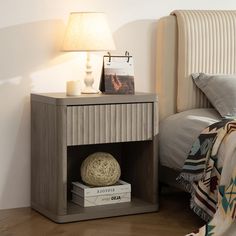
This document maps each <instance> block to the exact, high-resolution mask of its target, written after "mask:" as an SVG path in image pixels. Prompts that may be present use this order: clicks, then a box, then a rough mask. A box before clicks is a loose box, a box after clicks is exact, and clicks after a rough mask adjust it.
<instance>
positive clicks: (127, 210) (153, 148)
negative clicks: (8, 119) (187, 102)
mask: <svg viewBox="0 0 236 236" xmlns="http://www.w3.org/2000/svg"><path fill="white" fill-rule="evenodd" d="M157 135H158V102H157V97H156V95H155V94H149V93H136V94H135V95H103V94H94V95H81V96H78V97H67V96H66V95H65V94H63V93H53V94H32V95H31V206H32V208H33V209H35V210H37V211H39V212H40V213H42V214H43V215H45V216H47V217H48V218H50V219H51V220H53V221H55V222H58V223H65V222H72V221H80V220H88V219H95V218H104V217H111V216H120V215H130V214H137V213H145V212H153V211H157V210H158V194H157V187H158V186H157V185H158V184H157V183H158V174H157V170H158V154H157ZM96 151H105V152H109V153H111V154H112V155H113V156H114V157H115V158H116V159H117V160H118V162H119V163H120V166H121V170H122V173H121V179H122V180H124V181H127V182H129V183H130V184H131V186H132V200H131V202H130V203H119V204H111V205H105V206H95V207H88V208H83V207H80V206H78V205H76V204H74V203H72V202H71V201H70V200H71V193H70V190H71V182H72V181H78V180H81V178H80V165H81V163H82V161H83V160H84V159H85V158H86V157H87V156H88V155H89V154H91V153H94V152H96Z"/></svg>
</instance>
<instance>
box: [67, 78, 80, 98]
mask: <svg viewBox="0 0 236 236" xmlns="http://www.w3.org/2000/svg"><path fill="white" fill-rule="evenodd" d="M80 84H81V83H80V81H79V80H75V81H74V80H72V81H67V82H66V95H67V96H78V95H80V94H81V92H80Z"/></svg>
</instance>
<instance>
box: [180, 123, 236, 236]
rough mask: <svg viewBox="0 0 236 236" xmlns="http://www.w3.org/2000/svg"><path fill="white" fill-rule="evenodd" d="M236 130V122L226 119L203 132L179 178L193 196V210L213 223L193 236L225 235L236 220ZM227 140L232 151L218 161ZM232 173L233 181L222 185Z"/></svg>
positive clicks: (229, 180) (230, 180)
mask: <svg viewBox="0 0 236 236" xmlns="http://www.w3.org/2000/svg"><path fill="white" fill-rule="evenodd" d="M235 130H236V119H223V120H222V121H220V122H217V123H215V124H212V125H210V126H209V127H207V128H206V129H205V130H203V132H202V133H201V134H200V136H199V137H198V139H197V140H196V141H195V143H194V144H193V146H192V149H191V151H190V153H189V156H188V158H187V159H186V161H185V164H184V167H183V170H182V172H181V174H180V176H179V177H178V181H179V182H180V183H182V184H183V185H184V187H185V188H186V190H187V191H189V192H190V193H191V194H192V198H191V208H192V209H193V210H194V211H195V212H196V213H197V214H198V215H199V216H200V217H202V218H203V219H204V220H206V221H210V222H209V223H208V224H206V225H205V226H204V227H202V228H201V229H200V231H199V232H198V233H195V234H194V233H193V234H190V235H199V236H200V235H204V236H208V235H209V236H213V235H214V236H216V235H225V234H221V232H225V231H226V230H227V229H229V228H230V226H231V224H232V222H233V219H235V215H236V205H235V203H236V191H235V190H236V169H235V170H233V168H232V165H234V162H235V160H234V161H232V160H233V159H231V158H232V155H233V151H236V139H235V137H236V135H235V134H236V132H234V135H231V134H232V132H233V131H235ZM230 136H232V138H231V140H230ZM226 139H228V140H229V141H228V142H230V144H231V149H232V151H231V152H228V153H227V150H225V151H226V152H225V155H222V157H221V158H219V157H218V151H219V148H220V145H221V144H222V142H224V141H225V140H226ZM230 155H231V156H230ZM234 155H235V153H234ZM235 158H236V156H235ZM235 158H234V159H235ZM230 160H231V163H230V162H229V161H230ZM229 173H230V175H231V179H230V178H228V180H227V181H223V182H224V185H222V181H221V179H223V180H224V178H226V175H229ZM224 175H225V176H224ZM225 219H227V224H226V223H225ZM220 222H221V223H220ZM222 222H224V224H223V225H222ZM216 223H217V224H216ZM219 227H220V228H219ZM222 230H223V231H222Z"/></svg>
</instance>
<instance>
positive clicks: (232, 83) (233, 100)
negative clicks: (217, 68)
mask: <svg viewBox="0 0 236 236" xmlns="http://www.w3.org/2000/svg"><path fill="white" fill-rule="evenodd" d="M192 78H193V80H194V82H195V83H196V85H197V86H198V87H199V88H200V89H201V90H202V91H203V93H205V95H206V96H207V98H208V99H209V100H210V102H211V104H212V105H213V106H214V107H215V108H216V110H217V111H218V112H219V113H220V114H221V116H223V117H224V116H236V75H210V74H204V73H200V74H198V73H197V74H192Z"/></svg>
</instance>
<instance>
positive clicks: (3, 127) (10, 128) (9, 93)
mask: <svg viewBox="0 0 236 236" xmlns="http://www.w3.org/2000/svg"><path fill="white" fill-rule="evenodd" d="M63 30H64V24H63V22H62V21H59V20H51V21H41V22H34V23H29V24H24V25H16V26H13V27H9V28H3V29H0V52H1V56H0V107H1V115H0V134H1V135H0V163H1V165H0V209H4V208H14V207H21V206H28V205H29V203H30V99H29V98H30V92H31V79H30V76H29V75H30V73H31V72H32V71H34V70H36V69H38V68H40V67H42V66H43V64H44V63H45V62H47V61H49V60H50V59H52V58H54V57H55V56H56V55H57V54H58V52H59V47H60V44H61V42H60V40H61V38H62V37H61V35H62V32H63Z"/></svg>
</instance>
